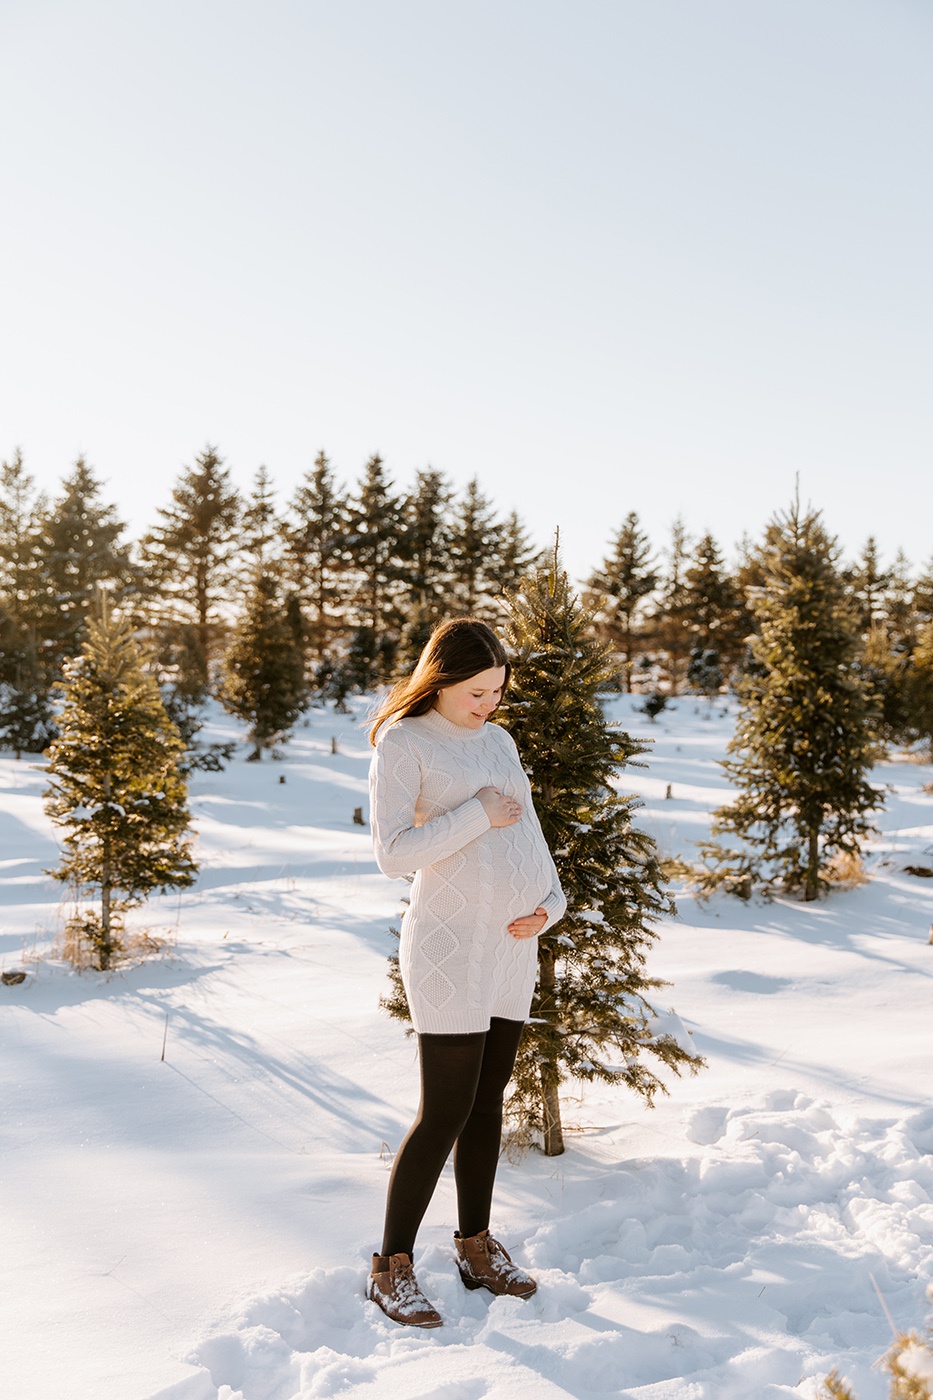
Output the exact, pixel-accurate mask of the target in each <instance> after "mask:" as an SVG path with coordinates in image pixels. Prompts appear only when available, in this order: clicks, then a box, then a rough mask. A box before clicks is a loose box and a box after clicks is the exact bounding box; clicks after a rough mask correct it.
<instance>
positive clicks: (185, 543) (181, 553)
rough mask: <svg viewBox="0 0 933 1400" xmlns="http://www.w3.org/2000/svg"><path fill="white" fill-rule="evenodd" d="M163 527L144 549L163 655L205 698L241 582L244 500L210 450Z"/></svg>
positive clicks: (180, 487) (183, 483) (178, 490)
mask: <svg viewBox="0 0 933 1400" xmlns="http://www.w3.org/2000/svg"><path fill="white" fill-rule="evenodd" d="M158 513H159V515H160V517H161V523H160V524H159V525H157V526H155V527H154V529H152V530H150V531H149V533H148V534H147V535H146V537H145V538H144V539H143V541H142V548H143V556H144V559H145V562H146V564H147V566H148V570H149V574H150V579H151V585H152V589H153V591H154V593H155V595H156V598H157V609H158V613H159V623H160V628H159V630H161V632H162V637H163V654H164V656H165V658H166V661H167V667H168V669H169V670H170V671H174V672H176V673H178V675H179V680H180V682H181V689H182V690H183V691H184V692H185V693H186V694H188V695H189V696H191V697H192V698H198V697H201V696H203V695H205V694H206V693H207V690H208V688H209V684H210V664H211V661H212V660H213V659H214V657H215V655H216V654H217V651H218V649H219V647H220V644H221V640H222V637H223V634H224V632H225V630H226V617H225V605H226V603H227V599H228V594H229V589H230V586H231V584H232V583H233V582H234V580H235V576H236V554H237V549H238V535H237V527H238V525H239V523H240V518H241V506H240V498H239V495H238V493H237V491H236V489H235V488H234V486H233V485H232V483H231V480H230V472H229V470H227V468H225V467H224V464H223V459H222V458H221V457H220V456H218V454H217V451H216V449H215V448H213V447H210V446H208V447H206V448H205V449H204V451H203V452H202V453H200V454H199V456H198V457H196V458H195V465H194V466H193V467H186V468H185V470H184V471H183V472H182V474H181V476H180V477H179V479H178V481H177V482H176V484H175V487H174V488H173V490H172V499H171V501H170V503H169V505H168V506H166V507H164V508H163V509H160V510H159V512H158Z"/></svg>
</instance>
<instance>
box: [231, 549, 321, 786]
mask: <svg viewBox="0 0 933 1400" xmlns="http://www.w3.org/2000/svg"><path fill="white" fill-rule="evenodd" d="M296 614H297V616H296ZM305 699H306V695H305V686H304V656H303V648H302V637H301V634H300V613H298V612H297V608H296V607H289V605H288V604H286V605H285V606H284V607H283V606H282V603H281V601H280V599H279V588H278V584H277V583H276V580H275V579H274V578H272V577H271V576H270V575H268V574H260V575H259V576H258V577H257V579H256V582H255V584H254V586H253V590H252V593H251V594H250V596H249V598H248V600H247V605H246V611H245V613H244V615H243V618H242V619H241V621H240V624H239V626H238V627H237V630H236V633H235V635H234V639H233V644H232V645H231V647H230V650H229V651H228V652H227V655H226V657H225V658H224V676H223V682H222V684H221V690H220V700H221V703H222V705H223V707H224V709H225V710H227V711H228V712H229V713H230V714H232V715H236V716H237V718H238V719H242V720H245V721H246V723H247V724H248V725H249V737H250V740H251V742H252V744H253V752H252V754H251V755H250V758H251V759H253V760H254V761H257V762H258V761H259V760H260V759H261V758H262V751H263V749H269V748H272V747H273V746H274V745H275V744H277V743H281V742H282V741H283V740H284V739H285V738H287V736H288V732H289V730H290V729H291V728H292V726H293V725H294V723H295V721H296V720H297V718H298V716H299V715H300V714H301V712H302V710H303V709H304V705H305Z"/></svg>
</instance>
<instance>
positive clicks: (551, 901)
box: [503, 731, 567, 938]
mask: <svg viewBox="0 0 933 1400" xmlns="http://www.w3.org/2000/svg"><path fill="white" fill-rule="evenodd" d="M503 732H504V733H505V734H506V737H507V739H508V742H509V747H510V748H511V751H512V755H513V757H514V761H515V766H516V767H517V769H518V771H519V772H520V773H521V784H522V787H523V789H524V798H523V805H524V806H525V807H526V808H527V811H528V818H529V820H530V821H531V823H532V825H533V826H534V828H535V830H536V831H537V833H538V839H539V841H540V842H541V847H542V850H544V852H545V853H546V855H547V859H548V864H549V866H550V868H551V888H550V890H549V891H548V893H547V896H546V897H545V898H544V899H542V901H541V908H542V909H544V910H546V911H547V923H546V924H545V925H544V928H542V929H540V930H539V932H538V937H539V938H540V937H541V934H542V933H544V932H545V930H546V929H549V928H552V927H553V926H554V924H556V923H558V921H559V920H560V919H562V918H563V917H564V915H565V914H566V912H567V896H566V895H565V894H564V891H563V889H562V888H561V883H560V876H559V875H558V873H557V866H556V865H555V864H554V857H553V856H552V855H551V851H550V847H549V846H548V844H547V842H546V841H545V839H544V832H543V831H542V830H541V822H540V820H539V817H538V813H537V811H536V810H535V803H534V797H533V796H532V792H531V783H530V782H529V781H528V774H527V773H526V772H525V770H524V768H523V767H522V761H521V756H520V754H519V752H518V749H517V747H516V744H515V740H514V739H513V738H512V736H511V734H509V733H508V732H507V731H503ZM528 912H529V913H530V912H531V910H529V911H528Z"/></svg>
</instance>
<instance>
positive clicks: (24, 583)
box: [0, 450, 55, 758]
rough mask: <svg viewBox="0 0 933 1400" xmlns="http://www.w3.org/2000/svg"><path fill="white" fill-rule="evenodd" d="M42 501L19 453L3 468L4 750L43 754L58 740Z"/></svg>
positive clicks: (0, 742) (0, 700)
mask: <svg viewBox="0 0 933 1400" xmlns="http://www.w3.org/2000/svg"><path fill="white" fill-rule="evenodd" d="M45 509H46V503H45V500H44V498H43V497H41V496H39V495H37V494H36V490H35V483H34V481H33V479H32V477H31V476H30V475H29V473H28V472H27V471H26V468H25V465H24V463H23V455H22V453H21V452H20V451H18V450H17V451H16V452H15V453H14V455H13V459H12V461H10V462H4V463H3V464H2V465H0V746H2V747H6V748H10V749H12V750H13V752H14V754H15V755H16V757H17V758H20V757H21V756H22V754H24V753H41V752H42V750H43V749H45V748H46V747H47V745H48V744H49V743H50V742H51V740H52V739H53V738H54V736H55V723H54V716H53V706H52V699H51V694H50V685H51V677H50V676H49V675H48V674H47V673H45V671H44V670H43V668H42V667H41V666H40V663H39V637H38V627H37V624H38V617H37V608H36V603H37V598H38V595H39V594H40V592H41V588H42V583H41V579H40V575H39V569H38V560H37V546H38V527H39V521H40V519H41V518H42V516H43V514H44V512H45Z"/></svg>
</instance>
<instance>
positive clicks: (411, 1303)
mask: <svg viewBox="0 0 933 1400" xmlns="http://www.w3.org/2000/svg"><path fill="white" fill-rule="evenodd" d="M366 1296H367V1298H371V1299H372V1300H373V1302H374V1303H378V1304H379V1306H380V1308H381V1309H382V1311H383V1312H384V1313H385V1315H386V1317H391V1319H392V1321H393V1322H402V1323H405V1325H406V1326H408V1327H440V1326H441V1325H442V1324H443V1318H442V1317H441V1315H440V1313H439V1312H437V1311H436V1309H435V1308H432V1307H431V1304H430V1303H429V1302H428V1300H427V1298H426V1297H425V1296H424V1294H423V1293H422V1291H421V1289H420V1288H419V1287H418V1280H417V1279H416V1278H415V1273H414V1270H413V1268H412V1265H411V1259H410V1257H409V1256H408V1255H407V1254H374V1255H373V1271H372V1273H371V1274H370V1276H369V1279H368V1280H367V1284H366Z"/></svg>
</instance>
